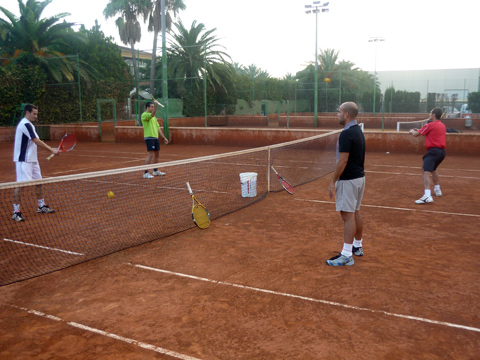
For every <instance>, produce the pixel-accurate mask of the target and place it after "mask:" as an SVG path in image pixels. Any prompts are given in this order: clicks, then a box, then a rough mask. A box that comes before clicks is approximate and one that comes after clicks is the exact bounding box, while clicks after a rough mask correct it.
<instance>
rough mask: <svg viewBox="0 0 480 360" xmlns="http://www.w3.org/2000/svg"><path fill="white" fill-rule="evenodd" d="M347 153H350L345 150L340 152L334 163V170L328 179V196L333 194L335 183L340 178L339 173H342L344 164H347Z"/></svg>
mask: <svg viewBox="0 0 480 360" xmlns="http://www.w3.org/2000/svg"><path fill="white" fill-rule="evenodd" d="M348 155H350V154H349V153H347V152H341V153H340V154H339V156H338V161H337V164H336V165H335V170H334V171H333V175H332V180H330V185H329V186H328V193H329V195H330V198H332V197H333V195H334V194H335V183H336V182H337V180H338V179H339V178H340V175H342V173H343V170H345V166H347V162H348Z"/></svg>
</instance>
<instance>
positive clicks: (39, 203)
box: [38, 199, 45, 208]
mask: <svg viewBox="0 0 480 360" xmlns="http://www.w3.org/2000/svg"><path fill="white" fill-rule="evenodd" d="M44 205H45V200H44V199H38V207H39V208H41V207H43V206H44Z"/></svg>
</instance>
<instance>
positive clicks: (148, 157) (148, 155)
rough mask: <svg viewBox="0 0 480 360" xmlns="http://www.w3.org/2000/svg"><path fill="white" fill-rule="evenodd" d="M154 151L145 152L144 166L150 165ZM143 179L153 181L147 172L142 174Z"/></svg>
mask: <svg viewBox="0 0 480 360" xmlns="http://www.w3.org/2000/svg"><path fill="white" fill-rule="evenodd" d="M153 153H154V151H148V152H147V158H146V159H145V165H150V164H151V162H152V159H153V157H154V154H153ZM143 177H144V178H145V179H153V175H151V174H150V173H149V172H148V170H145V172H144V174H143Z"/></svg>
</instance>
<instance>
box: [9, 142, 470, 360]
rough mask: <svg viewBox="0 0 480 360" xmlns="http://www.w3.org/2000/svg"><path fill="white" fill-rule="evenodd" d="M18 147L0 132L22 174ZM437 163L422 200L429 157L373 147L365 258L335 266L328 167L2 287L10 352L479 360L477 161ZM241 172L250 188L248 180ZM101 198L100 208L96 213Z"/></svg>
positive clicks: (119, 162)
mask: <svg viewBox="0 0 480 360" xmlns="http://www.w3.org/2000/svg"><path fill="white" fill-rule="evenodd" d="M367 145H368V144H367ZM11 146H12V145H11V144H0V150H2V152H1V153H2V155H1V158H0V164H1V166H2V168H3V169H6V170H5V171H4V172H3V173H2V174H0V176H1V178H0V180H1V181H2V182H7V181H13V180H14V167H13V164H12V163H11V149H10V148H11ZM82 147H84V148H82ZM9 149H10V150H9ZM236 150H243V149H242V148H229V147H227V148H226V147H217V146H184V145H172V146H164V147H162V151H161V152H160V159H161V161H162V162H163V161H175V160H182V159H187V158H190V157H192V154H196V156H207V155H213V154H219V153H225V152H230V151H236ZM9 151H10V152H9ZM144 159H145V150H144V145H143V144H114V143H88V144H79V145H78V148H76V149H75V151H73V152H71V153H69V154H65V155H61V156H59V157H58V158H55V159H53V160H55V162H53V160H52V161H51V162H49V163H48V164H47V163H42V164H41V165H42V172H43V175H44V176H45V177H47V178H48V177H50V176H60V175H70V174H76V173H83V172H90V171H99V170H108V169H117V168H123V167H127V166H137V165H142V164H143V163H144ZM439 170H440V176H441V185H442V191H443V193H444V196H443V197H441V198H435V202H434V203H433V204H428V205H423V206H419V205H415V204H414V200H416V199H417V198H418V197H420V196H421V194H422V180H421V155H419V154H405V153H403V154H396V153H393V152H391V153H390V154H386V153H385V152H369V153H367V157H366V172H367V173H366V176H367V188H366V193H365V197H364V201H363V208H362V211H363V217H364V222H365V231H364V251H365V256H363V257H360V258H355V265H354V266H352V267H346V268H343V267H340V268H332V267H329V266H327V265H326V264H325V260H326V259H327V258H330V257H331V256H333V255H334V254H335V253H336V252H338V251H339V250H340V249H341V245H342V244H341V243H342V240H341V239H342V234H343V223H342V221H341V218H340V216H339V214H338V213H336V212H335V210H334V203H333V201H332V200H331V199H330V198H329V197H328V182H329V180H330V175H327V176H325V177H322V178H320V179H318V180H315V181H312V182H308V183H307V184H304V185H301V186H297V187H296V193H295V195H289V194H287V193H286V192H284V191H280V192H274V193H269V194H268V195H267V196H266V197H265V198H264V199H262V200H261V201H257V202H254V203H253V204H251V205H249V206H247V207H244V208H242V209H240V210H238V211H235V212H231V213H228V214H226V215H224V216H221V217H219V218H216V219H214V220H213V222H212V224H211V226H210V227H209V228H208V229H207V230H200V229H196V228H191V229H188V230H185V231H182V232H180V233H177V234H175V235H172V236H168V237H165V238H163V239H160V240H157V241H152V242H149V243H146V244H144V245H140V246H136V247H132V248H130V249H126V250H123V251H118V252H114V253H112V254H110V255H108V256H104V257H101V258H98V259H95V260H91V261H88V262H85V263H82V264H79V265H76V266H71V267H68V268H66V269H64V270H61V271H55V272H52V273H49V274H46V275H43V276H39V277H36V278H33V279H30V280H24V281H20V282H15V283H12V284H9V285H5V286H0V299H1V300H0V307H1V312H2V317H1V318H0V344H1V347H0V357H1V358H2V359H32V358H38V359H40V358H52V359H58V358H69V359H71V358H76V359H92V358H96V359H333V358H341V359H343V358H355V359H367V358H368V359H372V358H374V359H475V358H478V357H479V355H480V352H479V348H480V315H479V314H480V304H479V302H478V299H479V298H480V285H479V282H478V277H479V275H480V267H479V266H478V259H477V257H478V255H477V254H478V253H479V252H480V240H479V239H478V234H479V233H480V231H479V230H480V226H479V223H480V222H479V220H480V200H479V199H480V187H479V182H480V162H479V161H478V157H473V156H458V155H452V156H448V155H447V158H446V160H445V162H444V163H443V164H442V166H441V169H439ZM140 176H141V174H140ZM168 176H169V172H168V171H167V176H166V177H159V178H155V179H153V180H152V181H155V182H158V183H160V182H164V183H168ZM273 180H275V181H277V180H276V179H273ZM146 181H149V180H146ZM231 182H232V185H231V186H232V188H237V189H238V191H240V181H239V180H238V179H233V178H232V179H231ZM277 183H278V181H277ZM277 185H278V184H277ZM102 191H103V190H102ZM185 194H186V200H185V212H186V213H187V214H188V216H189V215H190V214H189V212H190V209H189V206H190V204H191V201H190V199H189V196H188V192H186V191H185ZM48 197H49V194H48V193H47V195H46V199H47V203H48V202H49V201H48ZM198 197H199V200H202V194H198ZM154 200H155V199H154ZM157 201H158V204H159V205H158V206H160V207H161V206H163V205H161V202H162V203H163V202H167V201H168V198H162V199H161V201H160V200H159V199H157ZM50 205H52V206H53V207H55V204H54V203H51V204H50ZM91 205H92V206H94V208H95V207H96V206H98V204H86V205H85V211H90V209H91V207H90V206H91ZM183 205H184V204H182V206H183ZM131 206H133V207H141V206H142V204H138V203H137V202H135V201H132V204H131ZM149 206H151V205H149ZM172 206H173V205H172ZM153 207H154V206H153ZM95 209H96V208H95ZM81 210H82V207H81V208H80V211H78V213H77V214H76V216H75V219H74V220H75V221H77V222H79V223H82V211H81ZM96 211H101V208H100V209H97V210H96ZM27 219H28V218H27ZM72 221H73V220H72ZM121 221H122V220H121V218H120V219H119V226H122V225H123V224H121V223H120V222H121ZM26 224H27V222H25V224H22V225H26ZM84 225H85V227H88V226H89V224H84ZM130 226H133V227H134V226H135V224H131V225H130ZM144 227H145V224H141V223H139V224H138V228H132V231H133V232H134V231H139V229H141V228H144ZM99 231H101V229H99ZM114 231H115V229H112V233H113V232H114ZM106 241H107V242H109V243H115V236H112V237H111V238H108V239H106ZM33 265H34V264H32V266H33Z"/></svg>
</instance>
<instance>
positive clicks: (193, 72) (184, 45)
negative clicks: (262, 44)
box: [169, 21, 234, 89]
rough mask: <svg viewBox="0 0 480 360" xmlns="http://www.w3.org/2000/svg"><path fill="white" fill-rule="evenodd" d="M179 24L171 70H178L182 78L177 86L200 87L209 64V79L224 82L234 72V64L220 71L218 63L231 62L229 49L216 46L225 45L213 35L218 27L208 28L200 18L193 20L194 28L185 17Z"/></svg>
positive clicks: (177, 25) (175, 72)
mask: <svg viewBox="0 0 480 360" xmlns="http://www.w3.org/2000/svg"><path fill="white" fill-rule="evenodd" d="M175 27H176V29H177V32H176V33H173V34H172V40H170V46H171V49H170V53H171V56H172V58H173V61H172V64H171V65H172V66H171V68H170V71H169V72H170V73H171V74H174V77H175V78H177V79H178V78H180V79H181V80H180V81H179V82H178V83H177V86H179V87H182V88H185V87H187V88H188V89H193V88H194V87H196V88H197V89H200V88H201V84H202V81H201V78H202V75H203V74H204V71H205V65H206V72H207V74H206V75H207V81H208V83H209V84H211V85H213V84H214V83H217V84H219V85H222V78H224V77H225V76H232V75H233V73H234V70H233V67H231V66H230V65H229V69H230V70H229V72H228V74H226V73H225V72H224V71H218V69H219V67H217V66H216V65H218V64H223V65H225V64H230V62H231V59H230V56H229V55H228V54H227V53H225V52H224V51H221V50H216V48H217V47H219V46H220V47H221V45H218V44H217V42H218V38H217V37H216V36H215V35H213V33H214V31H215V30H216V29H212V30H206V29H205V25H204V24H202V23H199V24H197V22H196V21H194V22H193V23H192V25H191V27H190V30H187V29H186V28H185V27H184V25H183V23H182V22H181V21H179V22H178V23H176V24H175ZM227 59H228V60H230V61H227ZM222 69H224V68H222Z"/></svg>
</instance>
